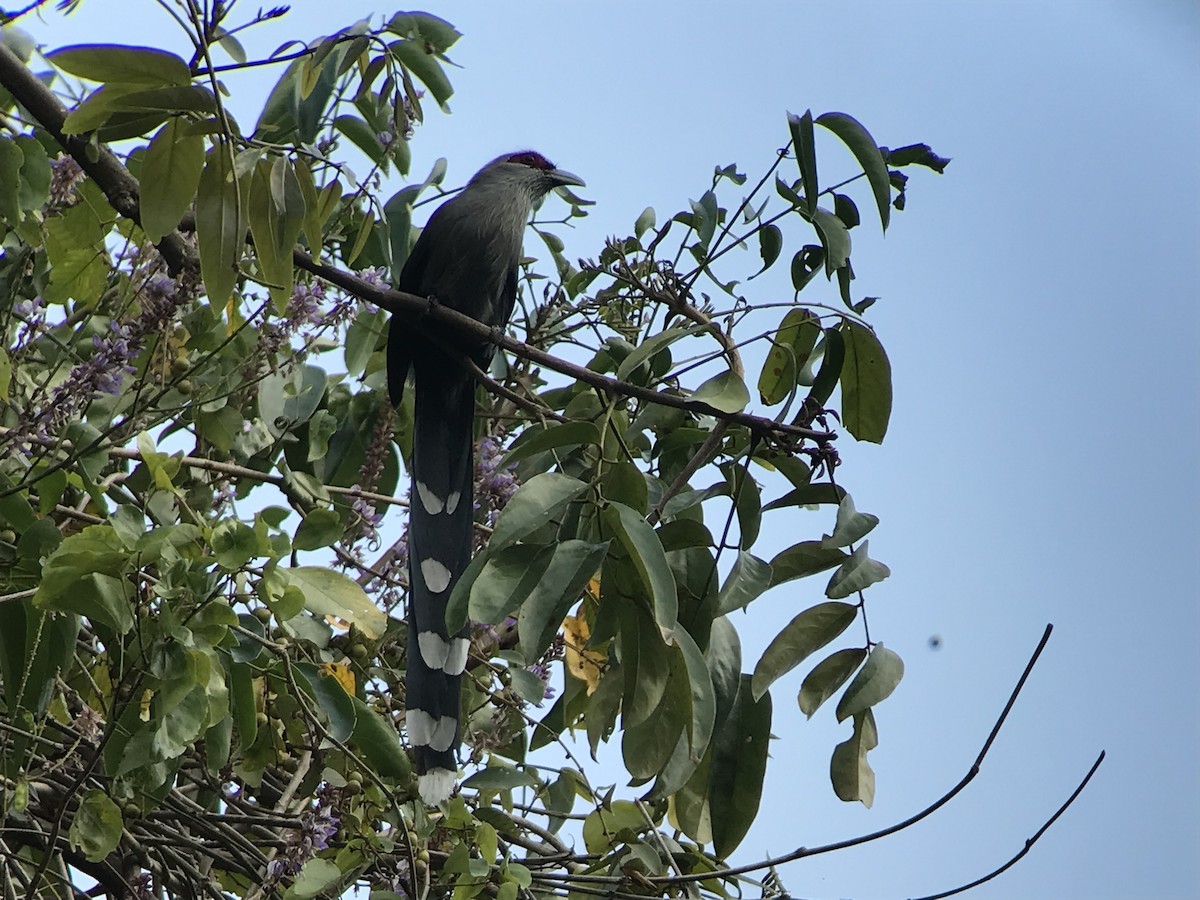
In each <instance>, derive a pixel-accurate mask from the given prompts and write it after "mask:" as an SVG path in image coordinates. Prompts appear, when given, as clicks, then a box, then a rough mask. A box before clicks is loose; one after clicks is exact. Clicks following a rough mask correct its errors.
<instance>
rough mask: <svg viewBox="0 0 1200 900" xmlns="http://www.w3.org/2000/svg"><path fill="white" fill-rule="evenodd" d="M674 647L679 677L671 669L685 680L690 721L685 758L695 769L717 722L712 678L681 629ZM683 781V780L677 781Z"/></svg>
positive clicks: (692, 644) (675, 667) (693, 644)
mask: <svg viewBox="0 0 1200 900" xmlns="http://www.w3.org/2000/svg"><path fill="white" fill-rule="evenodd" d="M675 646H676V647H677V648H678V650H679V656H680V658H681V659H682V663H683V669H682V673H680V671H679V666H678V664H675V665H673V669H675V671H676V675H677V676H678V675H679V674H683V675H684V676H685V680H686V683H687V685H688V690H689V693H690V696H691V709H690V713H691V720H690V721H689V722H688V731H687V734H688V737H689V739H690V742H691V752H690V754H689V756H690V758H691V761H692V763H693V765H698V764H699V763H700V760H701V759H702V758H703V756H704V754H705V753H706V752H708V745H709V742H710V741H711V740H712V736H713V728H714V727H715V725H716V719H717V695H716V691H715V689H714V686H713V679H712V674H711V673H710V672H709V669H708V662H707V661H706V660H705V658H704V654H703V653H702V652H700V648H699V647H698V646H697V644H696V642H695V640H694V639H693V638H692V636H691V635H690V634H688V632H687V631H686V630H684V629H682V628H680V629H677V630H676V632H675ZM681 780H686V779H681Z"/></svg>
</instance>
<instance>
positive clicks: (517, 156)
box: [508, 150, 554, 170]
mask: <svg viewBox="0 0 1200 900" xmlns="http://www.w3.org/2000/svg"><path fill="white" fill-rule="evenodd" d="M508 161H509V162H511V163H520V164H521V165H523V166H529V167H530V168H531V169H547V170H548V169H553V168H554V163H552V162H550V160H548V159H546V157H544V156H542V154H540V153H535V152H533V151H532V150H528V151H525V152H523V153H514V154H513V155H512V156H510V157H509V158H508Z"/></svg>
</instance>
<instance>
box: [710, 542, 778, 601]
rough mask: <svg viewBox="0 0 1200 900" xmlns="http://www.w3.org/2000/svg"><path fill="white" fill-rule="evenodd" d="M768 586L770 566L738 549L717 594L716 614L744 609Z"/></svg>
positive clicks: (769, 582) (769, 583)
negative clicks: (735, 558)
mask: <svg viewBox="0 0 1200 900" xmlns="http://www.w3.org/2000/svg"><path fill="white" fill-rule="evenodd" d="M770 586H771V566H770V565H769V564H768V563H766V562H764V561H763V560H761V559H759V558H758V557H757V556H755V555H754V554H752V553H747V552H746V551H745V550H739V551H738V555H737V560H735V561H734V564H733V568H732V569H731V570H730V572H729V576H728V577H727V578H726V579H725V583H724V584H722V585H721V592H720V593H719V594H718V595H717V615H726V614H727V613H731V612H733V611H734V610H735V609H745V608H746V607H747V606H749V605H750V601H752V600H754V599H755V598H757V597H758V596H759V595H760V594H761V593H763V591H765V590H766V589H767V588H769V587H770Z"/></svg>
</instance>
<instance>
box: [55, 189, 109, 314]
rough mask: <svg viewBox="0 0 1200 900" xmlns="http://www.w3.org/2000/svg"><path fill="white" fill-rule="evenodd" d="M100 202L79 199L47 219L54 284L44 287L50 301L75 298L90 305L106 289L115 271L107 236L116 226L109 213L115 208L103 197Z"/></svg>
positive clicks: (56, 301)
mask: <svg viewBox="0 0 1200 900" xmlns="http://www.w3.org/2000/svg"><path fill="white" fill-rule="evenodd" d="M89 199H90V198H89ZM98 202H99V203H102V204H103V206H97V205H94V204H93V203H92V202H84V203H77V204H76V205H74V206H72V207H70V208H69V209H67V210H65V211H64V212H63V213H61V214H60V215H57V216H52V217H51V218H49V219H48V220H46V223H45V225H44V228H45V234H46V256H47V257H48V259H49V262H50V284H49V285H48V286H47V287H45V288H43V289H42V297H43V298H44V299H45V300H46V301H48V302H51V303H62V302H64V301H66V300H68V299H75V300H78V301H79V302H80V303H82V304H88V305H90V304H94V303H95V302H96V300H97V298H98V297H100V296H101V295H102V294H103V293H104V290H105V285H107V284H108V279H109V277H110V275H111V273H110V272H109V265H108V262H109V258H108V251H107V248H106V247H105V244H104V238H105V235H107V234H108V232H109V231H110V230H111V229H112V220H111V219H109V218H108V215H109V214H110V213H113V210H112V208H111V207H110V206H108V204H107V203H106V202H105V201H104V200H103V198H102V197H101V198H100V199H99V201H98ZM114 215H115V213H114ZM102 217H103V218H102Z"/></svg>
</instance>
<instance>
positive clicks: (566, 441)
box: [501, 422, 600, 467]
mask: <svg viewBox="0 0 1200 900" xmlns="http://www.w3.org/2000/svg"><path fill="white" fill-rule="evenodd" d="M599 443H600V429H598V428H597V427H596V426H595V424H594V423H592V422H564V423H563V424H555V423H551V424H547V426H546V428H545V429H544V430H535V429H533V428H527V429H525V430H524V431H523V432H521V436H520V437H519V438H517V440H516V441H515V442H514V443H513V445H512V449H510V450H509V451H508V454H507V455H506V456H505V457H504V462H503V463H501V466H502V467H506V466H510V465H512V464H513V463H516V462H520V461H521V460H523V459H528V458H529V457H531V456H535V455H537V454H538V453H544V452H545V451H547V450H558V449H560V448H575V447H579V446H583V445H590V444H599Z"/></svg>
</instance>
